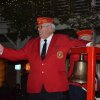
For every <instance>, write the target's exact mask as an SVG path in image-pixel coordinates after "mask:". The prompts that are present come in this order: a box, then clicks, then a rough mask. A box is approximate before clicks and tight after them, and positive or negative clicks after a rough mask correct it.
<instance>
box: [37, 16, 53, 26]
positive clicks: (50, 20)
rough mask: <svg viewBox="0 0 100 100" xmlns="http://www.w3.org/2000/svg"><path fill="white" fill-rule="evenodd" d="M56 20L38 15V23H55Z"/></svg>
mask: <svg viewBox="0 0 100 100" xmlns="http://www.w3.org/2000/svg"><path fill="white" fill-rule="evenodd" d="M53 22H54V20H53V18H49V17H38V18H37V24H38V25H40V24H44V23H53Z"/></svg>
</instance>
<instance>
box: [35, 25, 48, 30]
mask: <svg viewBox="0 0 100 100" xmlns="http://www.w3.org/2000/svg"><path fill="white" fill-rule="evenodd" d="M48 26H50V24H45V25H38V26H37V28H39V29H42V28H43V27H48Z"/></svg>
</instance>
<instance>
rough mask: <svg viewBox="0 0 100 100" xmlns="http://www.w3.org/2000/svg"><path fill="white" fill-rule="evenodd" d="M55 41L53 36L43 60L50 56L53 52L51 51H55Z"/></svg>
mask: <svg viewBox="0 0 100 100" xmlns="http://www.w3.org/2000/svg"><path fill="white" fill-rule="evenodd" d="M56 39H57V37H56V36H55V35H53V37H52V39H51V42H50V45H49V47H48V51H47V54H46V57H45V59H47V58H48V57H49V56H50V54H51V53H52V52H53V50H55V47H56Z"/></svg>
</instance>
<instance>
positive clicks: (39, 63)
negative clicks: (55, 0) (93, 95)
mask: <svg viewBox="0 0 100 100" xmlns="http://www.w3.org/2000/svg"><path fill="white" fill-rule="evenodd" d="M53 22H54V20H53V19H52V18H48V17H38V18H37V24H38V25H37V26H38V32H39V37H37V38H34V39H31V40H29V41H28V43H27V44H26V45H25V46H24V47H23V48H22V49H19V50H14V49H11V48H6V47H4V46H2V45H0V54H1V55H0V58H6V59H9V60H12V61H17V60H26V59H27V60H28V61H29V63H30V73H29V76H28V81H27V92H28V93H29V100H63V97H64V94H63V93H64V92H66V94H67V91H68V89H69V85H68V79H67V74H66V63H65V60H66V55H67V53H68V51H69V49H70V48H71V47H75V46H83V45H84V44H83V42H81V41H79V40H77V39H76V40H72V39H70V38H69V37H68V36H66V35H63V34H53V33H54V31H55V25H54V23H53ZM66 100H68V98H67V96H66Z"/></svg>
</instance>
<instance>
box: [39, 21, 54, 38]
mask: <svg viewBox="0 0 100 100" xmlns="http://www.w3.org/2000/svg"><path fill="white" fill-rule="evenodd" d="M52 30H53V29H52V26H51V24H50V23H45V24H41V25H38V31H39V36H40V38H42V39H46V38H48V37H49V36H50V35H51V34H52Z"/></svg>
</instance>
